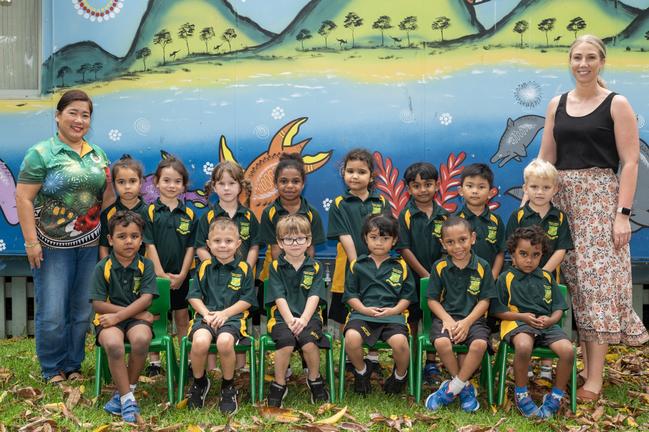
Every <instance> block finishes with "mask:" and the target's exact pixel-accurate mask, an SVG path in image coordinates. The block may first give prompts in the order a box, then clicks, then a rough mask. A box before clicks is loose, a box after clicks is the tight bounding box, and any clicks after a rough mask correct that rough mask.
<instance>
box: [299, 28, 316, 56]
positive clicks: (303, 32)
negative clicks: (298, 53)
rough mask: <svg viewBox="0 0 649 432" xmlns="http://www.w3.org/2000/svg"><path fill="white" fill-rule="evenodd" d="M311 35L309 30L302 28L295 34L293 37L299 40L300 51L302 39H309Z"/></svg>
mask: <svg viewBox="0 0 649 432" xmlns="http://www.w3.org/2000/svg"><path fill="white" fill-rule="evenodd" d="M312 37H313V36H311V32H310V31H309V30H307V29H302V30H300V32H299V33H298V34H297V36H295V39H297V40H299V41H300V43H301V44H302V51H304V41H305V40H307V39H311V38H312Z"/></svg>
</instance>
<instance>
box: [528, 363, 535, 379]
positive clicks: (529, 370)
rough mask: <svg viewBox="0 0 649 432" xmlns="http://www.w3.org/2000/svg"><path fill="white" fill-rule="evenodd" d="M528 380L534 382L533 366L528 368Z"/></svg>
mask: <svg viewBox="0 0 649 432" xmlns="http://www.w3.org/2000/svg"><path fill="white" fill-rule="evenodd" d="M527 378H528V379H529V380H534V368H533V367H532V365H529V366H528V367H527Z"/></svg>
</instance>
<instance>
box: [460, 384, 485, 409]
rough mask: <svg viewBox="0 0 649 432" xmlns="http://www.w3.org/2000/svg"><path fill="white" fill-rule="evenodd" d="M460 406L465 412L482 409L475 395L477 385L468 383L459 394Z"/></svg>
mask: <svg viewBox="0 0 649 432" xmlns="http://www.w3.org/2000/svg"><path fill="white" fill-rule="evenodd" d="M459 396H460V406H461V407H462V409H463V410H464V411H465V412H469V413H472V412H476V411H478V410H479V409H480V402H478V398H476V397H475V387H473V384H471V383H467V385H465V386H464V388H463V389H462V391H461V392H460V394H459Z"/></svg>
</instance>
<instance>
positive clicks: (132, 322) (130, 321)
mask: <svg viewBox="0 0 649 432" xmlns="http://www.w3.org/2000/svg"><path fill="white" fill-rule="evenodd" d="M136 325H145V326H147V327H149V328H150V329H151V335H152V336H151V337H152V338H153V326H152V325H151V324H150V323H149V322H148V321H144V320H139V319H135V318H127V319H125V320H124V321H120V322H118V323H117V324H115V325H114V326H113V327H116V328H118V329H120V330H121V331H122V333H124V342H128V337H127V336H126V333H128V331H129V330H130V329H132V328H133V327H135V326H136ZM103 329H104V327H102V326H101V325H97V326H95V345H97V346H101V344H100V343H99V333H101V331H102V330H103Z"/></svg>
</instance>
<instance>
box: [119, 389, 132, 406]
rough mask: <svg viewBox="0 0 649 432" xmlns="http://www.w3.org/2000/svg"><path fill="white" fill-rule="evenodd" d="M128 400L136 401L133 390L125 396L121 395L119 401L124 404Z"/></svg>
mask: <svg viewBox="0 0 649 432" xmlns="http://www.w3.org/2000/svg"><path fill="white" fill-rule="evenodd" d="M128 400H132V401H135V396H133V392H128V393H126V394H125V395H124V396H121V397H120V398H119V401H120V402H121V403H122V405H124V404H125V403H126V401H128Z"/></svg>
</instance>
